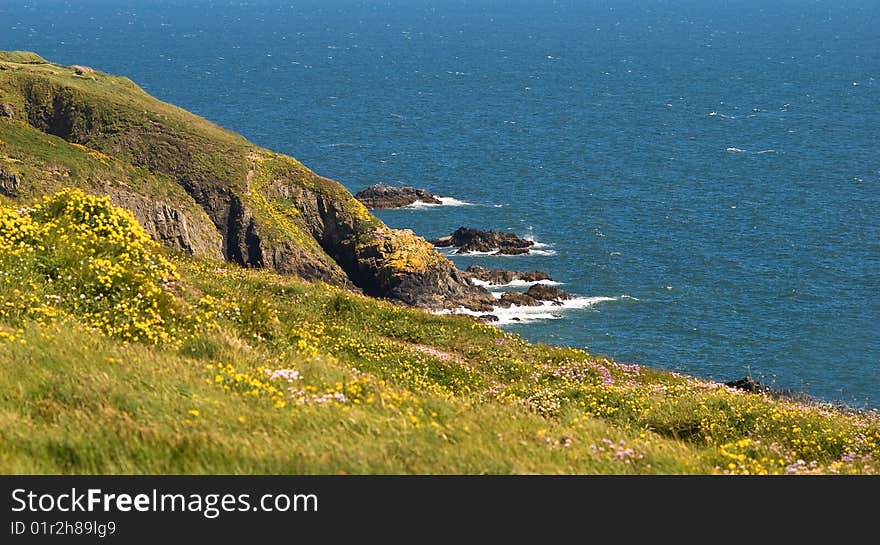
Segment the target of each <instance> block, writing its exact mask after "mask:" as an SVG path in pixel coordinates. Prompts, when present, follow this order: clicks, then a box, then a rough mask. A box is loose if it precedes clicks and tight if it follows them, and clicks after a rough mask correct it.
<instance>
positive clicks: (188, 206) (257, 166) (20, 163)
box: [0, 52, 491, 308]
mask: <svg viewBox="0 0 880 545" xmlns="http://www.w3.org/2000/svg"><path fill="white" fill-rule="evenodd" d="M0 141H2V142H0V192H2V194H4V195H5V196H6V197H7V198H13V199H17V198H20V197H24V196H32V195H35V194H43V193H46V192H48V191H49V190H52V189H55V188H57V187H59V186H67V185H73V186H77V187H82V188H83V189H85V190H87V191H91V192H93V193H100V194H107V195H110V197H111V198H112V199H113V201H114V202H115V203H116V204H119V205H121V206H123V207H126V208H128V209H130V210H131V211H132V212H133V213H134V214H135V216H136V217H137V218H138V220H139V221H140V222H141V223H142V224H143V225H144V227H145V228H146V230H147V231H148V232H149V233H150V234H151V235H153V236H154V237H155V238H156V239H157V240H160V241H161V242H163V243H164V244H166V245H168V246H169V247H171V248H174V249H176V250H179V251H183V252H186V253H189V254H194V255H204V256H211V257H221V256H222V257H224V258H225V259H227V260H230V261H234V262H236V263H239V264H241V265H244V266H249V267H267V268H272V269H275V270H277V271H279V272H281V273H287V274H295V275H298V276H301V277H303V278H306V279H309V280H322V281H326V282H329V283H332V284H337V285H344V286H348V287H352V288H360V289H362V290H363V291H365V292H367V293H369V294H371V295H376V296H382V297H389V298H392V299H397V300H400V301H402V302H405V303H408V304H415V305H420V306H428V307H432V308H440V307H449V306H457V305H459V304H463V303H464V304H467V305H468V306H474V305H478V304H479V302H480V301H491V298H490V296H489V295H488V293H487V292H485V291H484V290H482V289H480V288H475V287H473V286H471V285H470V283H469V282H468V281H467V279H465V278H464V277H463V276H462V275H461V274H459V272H458V271H457V270H456V269H455V267H454V266H453V265H452V263H451V262H449V261H448V260H447V259H446V258H445V257H443V256H442V255H440V254H438V253H437V252H435V251H434V250H433V249H432V248H431V247H430V245H428V244H427V243H425V242H424V241H423V240H421V239H419V238H418V237H414V236H413V235H412V234H411V233H405V232H400V231H395V230H392V229H389V228H388V227H386V226H385V225H384V224H383V223H382V222H381V221H379V220H378V219H377V218H375V217H374V216H372V215H371V214H370V213H369V212H368V211H367V209H366V208H365V207H364V206H363V205H362V204H361V203H360V202H358V201H357V200H356V199H355V198H354V197H353V196H352V195H351V194H350V193H349V192H348V191H347V190H346V189H345V188H344V187H343V186H342V185H341V184H339V183H337V182H335V181H333V180H329V179H327V178H323V177H321V176H318V175H317V174H315V173H314V172H312V171H311V170H309V169H308V168H306V167H305V166H303V165H302V164H301V163H299V162H298V161H296V160H295V159H293V158H291V157H287V156H284V155H281V154H277V153H273V152H271V151H269V150H266V149H262V148H259V147H258V146H255V145H254V144H252V143H250V142H248V141H247V140H245V139H244V138H243V137H241V136H239V135H237V134H235V133H232V132H230V131H227V130H225V129H223V128H221V127H219V126H217V125H215V124H213V123H210V122H208V121H206V120H205V119H202V118H200V117H198V116H196V115H193V114H191V113H189V112H187V111H185V110H182V109H180V108H177V107H175V106H172V105H170V104H167V103H164V102H161V101H159V100H157V99H155V98H153V97H151V96H149V95H148V94H147V93H145V92H144V91H143V90H141V89H140V88H139V87H138V86H137V85H135V84H134V83H133V82H131V81H130V80H128V79H126V78H120V77H114V76H110V75H107V74H104V73H102V72H99V71H96V70H93V69H91V68H87V67H84V66H72V67H67V66H61V65H57V64H52V63H48V62H46V61H44V60H43V59H41V58H40V57H38V56H36V55H34V54H31V53H20V52H8V53H3V52H0ZM378 240H381V241H382V244H377V243H376V242H377V241H378ZM416 254H418V255H419V259H416V260H415V261H413V260H410V259H409V258H407V259H402V258H401V256H402V255H406V256H409V257H412V256H414V255H416Z"/></svg>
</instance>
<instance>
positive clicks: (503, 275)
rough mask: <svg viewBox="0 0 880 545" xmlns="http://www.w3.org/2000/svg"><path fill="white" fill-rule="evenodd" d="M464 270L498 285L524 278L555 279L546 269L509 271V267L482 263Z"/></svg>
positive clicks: (471, 276)
mask: <svg viewBox="0 0 880 545" xmlns="http://www.w3.org/2000/svg"><path fill="white" fill-rule="evenodd" d="M464 272H465V274H466V275H467V276H469V277H470V278H473V279H475V280H482V281H483V282H488V283H489V284H493V285H498V286H501V285H504V284H510V283H511V282H513V281H514V280H522V281H523V282H540V281H542V280H553V279H552V278H550V275H549V274H547V273H546V272H544V271H509V270H507V269H489V268H488V267H483V266H480V265H471V266H470V267H468V268H467V269H465V271H464Z"/></svg>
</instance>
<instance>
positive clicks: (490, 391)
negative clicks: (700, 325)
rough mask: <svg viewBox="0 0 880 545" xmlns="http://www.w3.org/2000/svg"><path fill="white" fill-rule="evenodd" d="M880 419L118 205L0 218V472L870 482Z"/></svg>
mask: <svg viewBox="0 0 880 545" xmlns="http://www.w3.org/2000/svg"><path fill="white" fill-rule="evenodd" d="M878 446H880V418H878V416H877V415H876V413H873V414H872V413H868V414H866V413H854V412H841V411H838V410H836V409H833V408H830V407H823V406H818V405H807V404H801V403H795V402H792V401H786V400H779V399H773V398H771V397H768V396H765V395H755V394H748V393H744V392H740V391H736V390H731V389H728V388H726V387H724V386H723V385H719V384H715V383H709V382H704V381H700V380H696V379H693V378H688V377H684V376H680V375H676V374H672V373H665V372H660V371H656V370H651V369H646V368H643V367H637V366H628V365H622V364H618V363H615V362H613V361H611V360H610V359H608V358H605V357H602V356H598V355H591V354H588V353H586V352H584V351H581V350H575V349H571V348H560V347H550V346H545V345H534V344H529V343H527V342H524V341H523V340H521V339H520V338H518V337H517V336H516V335H512V334H509V333H505V332H503V331H501V330H499V329H497V328H494V327H492V326H489V325H485V324H482V323H479V322H477V321H475V320H473V319H470V318H467V317H455V316H438V315H433V314H429V313H427V312H424V311H421V310H417V309H410V308H404V307H401V306H395V305H392V304H390V303H386V302H380V301H377V300H374V299H370V298H367V297H364V296H361V295H357V294H354V293H352V292H350V291H346V290H344V289H342V288H339V287H334V286H330V285H328V284H323V283H306V282H303V281H301V280H298V279H296V278H292V277H289V276H281V275H278V274H276V273H274V272H271V271H267V270H252V269H243V268H240V267H238V266H237V265H234V264H230V263H228V262H223V261H217V260H210V259H206V258H196V257H192V256H184V255H183V254H179V253H169V252H168V251H167V250H163V249H162V248H160V247H159V246H158V245H156V244H155V243H154V242H153V241H152V240H151V239H150V238H149V237H148V236H147V235H146V233H145V232H144V231H143V230H142V229H141V227H140V226H139V225H138V224H137V222H136V221H135V219H134V217H133V216H132V215H131V214H130V213H128V212H126V211H124V210H121V209H119V208H117V207H115V206H113V205H112V204H111V203H110V202H109V200H107V199H101V198H97V197H93V196H89V195H87V194H85V193H82V192H79V191H64V192H61V193H59V194H57V195H54V196H51V197H45V198H42V199H39V200H37V201H34V202H31V203H29V204H28V206H27V207H26V208H21V203H16V204H15V205H14V206H4V207H3V208H2V209H0V472H3V473H11V472H21V473H93V472H96V473H179V472H184V473H389V472H390V473H511V472H513V473H786V472H789V473H794V472H796V473H877V472H878V471H880V461H878V454H880V453H878Z"/></svg>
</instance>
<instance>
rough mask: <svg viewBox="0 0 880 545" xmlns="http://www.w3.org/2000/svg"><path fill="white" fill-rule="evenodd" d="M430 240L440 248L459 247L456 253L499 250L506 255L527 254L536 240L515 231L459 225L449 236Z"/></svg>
mask: <svg viewBox="0 0 880 545" xmlns="http://www.w3.org/2000/svg"><path fill="white" fill-rule="evenodd" d="M430 242H431V243H432V244H433V245H434V246H437V247H439V248H448V247H450V246H453V247H455V248H458V250H456V253H459V254H467V253H471V252H498V253H499V254H504V255H519V254H527V253H529V247H530V246H533V245H534V244H535V243H534V241H531V240H526V239H524V238H520V237H518V236H516V235H515V234H513V233H503V232H501V231H484V230H482V229H472V228H469V227H459V228H458V229H456V230H455V231H454V232H453V233H452V234H450V235H449V236H445V237H440V238H437V239H434V240H432V241H430Z"/></svg>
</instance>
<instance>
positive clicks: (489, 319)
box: [477, 314, 498, 322]
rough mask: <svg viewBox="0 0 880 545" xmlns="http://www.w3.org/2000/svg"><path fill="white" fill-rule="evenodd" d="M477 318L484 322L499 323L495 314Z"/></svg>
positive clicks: (482, 315)
mask: <svg viewBox="0 0 880 545" xmlns="http://www.w3.org/2000/svg"><path fill="white" fill-rule="evenodd" d="M477 318H478V319H480V320H482V321H484V322H497V321H498V316H495V315H494V314H481V315H480V316H477Z"/></svg>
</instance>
